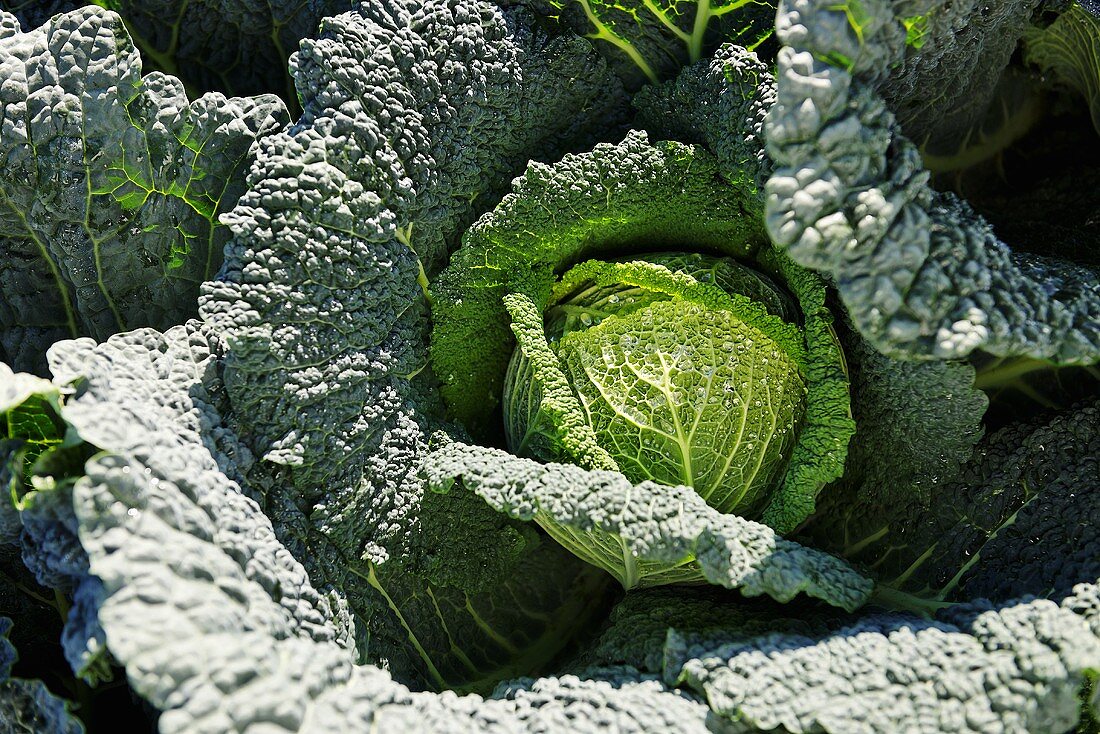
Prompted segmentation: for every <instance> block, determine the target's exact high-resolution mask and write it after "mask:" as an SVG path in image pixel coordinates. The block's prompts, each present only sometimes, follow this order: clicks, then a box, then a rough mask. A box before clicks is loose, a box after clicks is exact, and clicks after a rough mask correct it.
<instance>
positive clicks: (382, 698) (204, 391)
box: [51, 323, 708, 733]
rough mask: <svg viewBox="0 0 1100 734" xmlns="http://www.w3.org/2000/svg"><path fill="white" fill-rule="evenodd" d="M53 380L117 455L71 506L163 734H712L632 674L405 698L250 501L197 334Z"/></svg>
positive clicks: (114, 349) (134, 676)
mask: <svg viewBox="0 0 1100 734" xmlns="http://www.w3.org/2000/svg"><path fill="white" fill-rule="evenodd" d="M51 364H52V367H53V369H54V370H55V373H56V377H55V380H56V384H58V385H66V386H72V387H73V392H72V394H71V396H70V397H69V398H68V399H67V400H66V401H65V403H64V405H63V406H62V413H63V417H64V419H65V420H66V421H67V422H69V424H70V426H71V427H72V429H73V430H74V431H76V432H77V433H79V434H80V435H81V436H82V437H84V438H85V439H86V440H90V441H94V442H95V443H96V444H97V445H100V446H108V447H110V448H111V452H109V453H100V454H98V455H97V456H95V457H94V458H93V459H91V460H90V461H89V462H88V463H87V464H86V467H85V468H86V472H87V473H86V474H85V475H84V476H83V477H82V478H80V479H79V480H78V481H77V482H76V483H75V486H74V490H73V501H74V506H75V512H76V516H77V518H78V521H79V533H80V538H81V543H82V545H83V547H84V548H85V550H86V551H87V554H88V563H89V564H90V569H91V573H92V574H94V576H95V577H96V578H98V579H100V580H101V582H102V590H103V593H102V595H101V597H100V599H99V600H98V604H97V608H96V609H95V611H96V612H97V613H98V618H99V620H100V621H101V623H102V624H103V626H104V628H105V630H106V639H107V641H108V645H109V647H110V651H111V653H112V655H113V656H115V658H116V659H117V660H118V661H119V662H120V663H121V664H122V665H124V666H125V668H126V671H127V674H128V677H129V681H130V684H131V685H132V686H133V688H134V689H135V690H136V691H137V692H138V693H139V694H140V695H141V696H142V697H143V698H145V699H146V700H147V701H149V703H151V704H152V705H153V706H155V707H156V708H158V709H160V710H161V711H162V713H161V716H160V718H159V727H160V729H161V731H164V732H169V733H171V732H183V731H209V730H216V731H219V732H243V731H246V730H251V729H253V728H254V727H255V726H258V725H268V726H278V727H280V728H282V729H284V730H287V731H319V732H320V731H361V730H368V729H379V730H386V731H391V730H397V731H400V730H405V729H408V728H410V727H412V726H420V727H427V728H429V729H430V730H432V731H441V732H452V731H453V732H474V731H488V732H520V731H530V730H532V729H546V728H550V729H553V728H557V727H560V726H563V725H564V722H572V723H571V724H570V726H571V727H572V728H573V730H576V731H582V732H587V731H591V732H597V731H605V730H606V728H607V727H609V726H610V727H613V728H616V729H617V730H620V731H624V732H644V731H649V730H650V727H652V726H661V727H672V726H676V727H678V728H680V729H686V730H687V731H698V732H704V731H707V728H706V726H705V722H706V720H707V717H708V711H707V709H706V707H705V706H704V705H702V704H701V703H699V702H698V701H697V700H695V699H693V698H692V697H690V696H687V695H684V694H682V693H680V692H677V691H673V690H670V689H668V688H666V687H665V686H664V685H663V684H662V683H661V682H660V680H659V676H656V675H653V674H651V673H645V674H643V673H640V672H639V671H637V670H636V669H633V668H631V667H627V666H614V667H603V668H599V669H589V670H586V671H583V672H582V673H581V674H580V675H566V676H562V677H560V678H549V679H537V680H535V679H523V680H518V681H513V682H510V683H506V684H502V685H501V686H500V688H499V689H498V691H497V693H496V694H495V695H494V696H493V697H492V698H489V699H483V698H482V697H480V696H476V695H470V696H465V697H462V698H458V697H455V696H454V695H453V694H452V695H445V696H437V695H433V694H420V693H412V692H410V691H409V689H408V688H406V687H404V686H402V685H400V684H398V683H396V682H394V681H393V680H392V679H391V678H390V676H389V674H387V673H386V672H383V671H381V670H379V669H378V668H374V667H369V666H361V665H358V664H357V662H358V660H359V659H361V658H362V657H364V656H365V655H364V653H365V651H364V650H361V649H359V650H357V649H356V642H355V640H354V639H353V637H352V634H351V633H352V625H351V620H350V617H349V616H348V614H347V607H346V606H344V604H343V602H342V601H341V599H340V596H339V595H338V594H336V593H334V592H332V591H329V592H321V591H318V590H316V589H315V588H314V587H313V586H312V585H311V583H310V581H309V579H308V577H307V575H306V572H305V569H304V567H303V566H302V565H300V564H299V563H298V562H297V561H296V560H295V559H294V557H293V555H292V554H291V553H290V552H289V551H288V550H287V548H286V547H285V546H283V545H282V544H281V543H280V542H279V541H278V540H277V538H276V533H275V529H274V528H273V526H272V524H271V521H270V519H269V518H268V517H267V516H266V515H265V514H264V513H263V512H262V511H261V509H260V507H259V505H258V504H257V503H256V502H255V501H254V500H253V499H251V498H249V497H248V496H246V493H251V491H254V488H252V489H251V490H250V489H249V488H247V487H245V486H242V484H241V483H240V482H241V481H244V477H245V475H246V474H249V475H253V476H254V474H253V472H251V471H250V465H251V464H252V462H253V461H254V460H253V458H252V457H251V455H250V453H249V451H248V449H247V448H246V447H244V446H242V445H241V444H240V443H238V442H237V441H236V439H235V437H234V436H233V434H232V432H231V430H229V429H228V427H227V426H226V424H225V421H224V418H223V417H222V415H221V410H222V409H224V407H225V395H224V393H223V391H222V388H221V385H220V382H219V380H218V376H217V372H218V370H217V366H218V365H217V361H216V360H215V359H214V356H213V355H212V354H211V352H210V351H209V344H208V341H207V339H206V338H205V337H204V336H203V334H202V333H201V332H200V331H199V330H198V327H197V324H195V323H192V324H189V325H187V326H181V327H177V328H174V329H172V330H170V331H169V332H167V333H165V334H159V333H157V332H154V331H152V330H147V329H146V330H137V331H134V332H130V333H128V334H123V335H117V336H115V337H112V338H111V339H109V340H108V342H107V343H105V344H102V345H98V346H97V345H94V344H93V343H92V342H91V340H88V339H84V340H77V341H69V342H62V343H60V344H58V345H56V346H55V347H54V348H53V350H52V351H51ZM165 549H171V551H170V552H171V554H172V558H171V562H165V559H164V553H165ZM580 593H582V594H583V592H580ZM512 602H513V603H515V602H516V600H515V599H513V600H512ZM474 603H475V604H476V602H474ZM521 603H522V601H521ZM409 642H410V641H409V640H406V641H405V642H404V644H405V645H408V644H409ZM399 649H400V646H399V645H398V644H395V645H394V647H392V648H391V650H392V651H393V652H397V651H398V650H399Z"/></svg>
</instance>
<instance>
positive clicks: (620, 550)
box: [424, 439, 871, 611]
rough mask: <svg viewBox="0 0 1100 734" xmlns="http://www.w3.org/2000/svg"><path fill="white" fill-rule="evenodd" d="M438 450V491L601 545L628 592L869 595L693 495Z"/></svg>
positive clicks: (557, 467)
mask: <svg viewBox="0 0 1100 734" xmlns="http://www.w3.org/2000/svg"><path fill="white" fill-rule="evenodd" d="M440 440H441V441H443V442H444V444H445V445H443V446H441V447H438V448H436V449H435V450H434V451H433V452H432V454H430V455H429V456H428V457H426V459H425V462H424V467H425V468H424V470H425V472H426V473H427V475H428V478H429V481H430V483H431V486H432V487H433V488H436V489H438V490H441V491H448V490H449V489H450V487H451V485H453V484H454V482H455V481H456V480H458V481H460V482H461V483H462V485H463V486H464V487H466V488H467V489H469V490H470V491H473V492H474V493H475V494H477V495H478V496H480V497H481V498H482V499H484V500H485V501H486V502H488V503H489V505H490V506H492V507H493V508H494V509H497V510H499V511H500V512H503V513H506V514H507V515H509V516H510V517H515V518H517V519H521V520H532V519H538V518H539V517H540V516H544V517H545V519H547V520H549V521H550V522H544V523H542V524H543V526H544V527H546V528H547V529H548V531H549V532H550V533H551V534H552V535H554V534H555V533H557V532H560V533H563V534H565V535H566V536H568V534H569V533H570V532H572V533H575V534H581V533H583V534H585V535H586V536H587V535H589V534H593V535H595V536H596V537H598V538H599V539H600V540H601V541H602V542H601V543H599V544H598V545H596V544H592V543H587V542H586V543H583V544H580V545H582V546H585V547H588V548H590V549H591V550H590V551H589V552H590V553H595V554H599V555H600V556H602V557H601V558H592V559H591V560H592V562H593V563H594V564H595V565H599V566H600V567H603V568H612V569H617V570H618V574H617V575H618V577H619V581H620V582H621V583H622V584H623V586H624V587H625V588H627V589H631V588H634V587H636V586H644V585H657V584H660V583H663V581H662V580H661V577H662V576H663V575H665V574H675V576H674V577H675V578H676V580H677V581H680V582H689V583H690V582H696V583H698V582H700V581H706V582H709V583H712V584H716V585H719V586H725V587H727V588H735V589H738V590H740V591H741V593H742V594H744V595H745V596H759V595H761V594H767V595H769V596H771V597H772V598H773V599H777V600H779V601H790V600H791V599H793V598H794V597H795V596H796V595H797V594H799V593H805V594H807V595H808V596H812V597H816V598H818V599H823V600H825V601H826V602H828V603H830V604H833V605H836V606H838V607H843V608H845V609H848V610H849V611H851V610H853V609H856V608H857V607H859V606H860V605H862V604H863V602H864V601H866V599H867V596H868V594H869V593H870V590H871V584H870V583H869V582H868V580H867V579H866V578H864V577H863V576H861V575H860V574H858V573H856V572H855V571H854V570H853V569H851V568H849V567H848V566H847V565H846V564H844V563H842V562H839V561H838V559H836V558H835V557H833V556H831V555H829V554H827V553H820V552H818V551H814V550H812V549H810V548H806V547H803V546H800V545H798V544H797V543H793V542H791V541H788V540H784V539H782V538H780V537H779V536H778V535H777V534H776V533H775V532H774V531H773V530H772V529H771V528H769V527H768V526H766V525H761V524H759V523H754V522H751V521H748V520H745V519H743V518H741V517H738V516H737V515H724V514H722V513H720V512H718V511H716V510H715V509H713V508H712V507H710V506H708V505H707V504H706V502H705V501H704V500H703V498H702V497H700V496H699V495H698V494H697V493H696V492H695V491H694V490H693V489H691V488H689V487H669V486H666V485H660V484H656V483H654V482H642V483H640V484H635V485H632V484H631V483H630V482H629V481H627V480H626V479H625V478H624V477H623V476H622V475H621V474H618V473H614V472H606V471H588V470H585V469H581V468H580V467H577V466H573V465H570V464H539V463H537V462H535V461H532V460H530V459H521V458H516V457H514V456H512V455H510V454H508V453H506V452H504V451H501V450H499V449H488V448H481V447H476V446H466V445H463V444H457V443H452V442H447V441H446V440H445V439H440ZM562 540H563V541H564V542H565V544H567V545H568V547H570V548H573V547H576V546H577V545H578V544H577V543H576V542H569V540H570V539H569V538H568V537H566V538H563V539H562ZM669 569H672V570H671V571H670V570H669Z"/></svg>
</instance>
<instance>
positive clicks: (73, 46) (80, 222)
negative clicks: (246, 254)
mask: <svg viewBox="0 0 1100 734" xmlns="http://www.w3.org/2000/svg"><path fill="white" fill-rule="evenodd" d="M0 19H3V20H2V22H0V77H2V78H3V79H4V80H5V81H4V85H5V86H4V89H5V97H4V104H3V107H2V111H0V115H2V125H3V130H4V134H3V135H2V136H0V160H3V161H4V166H3V168H2V169H0V243H3V249H4V252H5V257H4V258H3V261H2V262H0V357H3V359H4V360H5V361H7V362H9V363H10V364H11V365H12V366H14V367H15V368H16V369H24V370H34V371H39V372H42V371H43V370H44V367H45V360H44V352H45V349H46V347H48V346H49V345H50V344H52V343H53V342H55V341H57V340H58V339H62V338H66V337H75V336H80V335H85V334H86V335H90V336H93V337H95V338H97V339H103V338H105V337H107V336H108V335H110V334H113V333H115V332H118V331H122V330H125V329H132V328H134V327H138V326H149V325H152V326H158V327H162V328H166V327H168V326H171V325H172V324H176V323H180V322H181V321H183V320H184V319H185V318H187V317H188V316H190V315H193V314H194V313H195V311H196V299H197V297H198V292H199V283H201V282H202V281H203V280H206V279H207V278H210V277H212V276H213V275H214V274H215V273H216V272H217V269H218V266H219V265H220V264H221V255H222V248H223V246H224V245H225V242H226V240H227V239H228V235H229V232H228V229H227V228H225V227H223V226H221V225H219V224H218V216H219V215H220V214H222V213H223V212H225V211H228V210H229V208H230V207H231V206H232V205H233V204H234V203H235V202H236V199H237V197H238V196H239V195H240V194H241V192H242V191H243V189H244V178H245V172H246V170H247V168H248V166H249V164H250V163H251V161H252V155H251V149H252V145H253V143H254V142H255V140H256V139H257V138H258V137H260V136H262V135H265V134H267V133H269V132H272V131H273V130H275V129H277V128H279V127H281V126H283V125H284V124H285V123H286V122H287V116H286V110H285V108H284V106H283V104H282V103H281V102H280V101H279V100H278V99H277V98H275V97H273V96H270V95H268V96H261V97H253V98H226V97H225V96H223V95H221V94H208V95H205V96H203V97H200V98H199V99H196V100H195V101H193V102H188V100H187V95H186V94H185V93H184V89H183V85H182V84H181V83H180V82H179V80H177V79H175V78H174V77H170V76H165V75H164V74H161V73H157V72H154V73H151V74H148V75H147V76H145V77H142V76H141V74H142V64H141V58H140V56H139V55H138V51H137V49H136V48H135V47H134V45H133V43H132V42H131V41H130V37H129V35H128V34H127V32H126V29H125V27H124V26H123V23H122V20H121V19H120V18H119V17H118V16H117V15H116V14H114V13H112V12H109V11H105V10H102V9H100V8H95V7H85V8H80V9H78V10H73V11H71V12H69V13H65V14H63V15H59V16H56V17H55V18H53V19H52V20H50V21H49V22H47V23H46V24H44V25H43V26H41V27H40V28H37V29H35V30H28V31H26V32H20V31H19V30H18V25H17V24H15V23H14V19H13V18H12V16H10V15H6V14H3V13H2V11H0Z"/></svg>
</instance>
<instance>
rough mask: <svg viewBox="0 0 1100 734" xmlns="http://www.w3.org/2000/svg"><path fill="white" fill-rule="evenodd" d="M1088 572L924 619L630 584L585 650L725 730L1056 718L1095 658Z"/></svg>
mask: <svg viewBox="0 0 1100 734" xmlns="http://www.w3.org/2000/svg"><path fill="white" fill-rule="evenodd" d="M1096 603H1097V586H1095V585H1092V584H1081V585H1080V586H1078V587H1077V588H1076V590H1075V591H1074V592H1073V593H1072V594H1071V595H1070V596H1069V597H1067V598H1065V599H1064V600H1062V601H1061V603H1055V602H1052V601H1045V600H1027V599H1024V600H1020V601H1014V602H1010V603H1007V604H1004V605H1002V606H997V607H992V606H990V605H988V604H971V605H963V606H961V607H959V608H956V609H954V610H952V611H951V612H950V613H949V614H947V615H945V616H943V617H942V618H941V619H939V620H936V621H931V620H928V619H922V618H917V617H913V616H909V615H904V614H886V613H882V612H876V611H868V612H865V613H862V614H860V615H847V614H843V613H839V612H833V613H828V612H826V611H825V610H822V609H817V608H815V609H807V608H806V607H802V608H798V607H797V606H795V605H789V604H788V605H784V606H782V607H780V606H777V605H774V604H773V603H768V602H756V603H755V604H745V603H736V604H734V603H730V602H729V601H728V600H721V599H715V598H713V597H712V596H711V595H710V594H709V593H708V592H702V593H700V592H699V591H697V590H694V589H678V590H675V593H674V591H673V590H672V589H654V590H647V591H645V592H642V593H639V594H632V595H630V596H628V597H627V598H626V599H625V600H624V601H623V602H622V603H621V604H620V605H619V607H617V608H616V610H615V612H614V614H613V616H612V618H611V625H610V627H609V629H607V630H606V631H605V632H604V633H603V635H602V636H601V637H600V639H599V640H598V641H597V642H596V643H595V644H594V645H593V646H592V647H591V649H590V650H589V652H588V653H587V654H586V655H585V656H583V664H586V665H591V664H597V665H599V664H612V663H613V664H626V665H633V666H636V667H638V668H639V669H641V670H646V671H652V670H660V671H662V672H663V675H664V677H665V680H666V682H667V683H669V684H674V685H675V684H678V685H684V686H687V687H689V688H692V689H694V690H697V691H698V692H699V693H700V694H702V695H704V696H705V697H706V699H707V702H708V704H709V705H710V706H711V708H712V710H713V711H714V712H715V714H716V715H717V716H718V717H720V719H719V720H721V721H722V723H723V724H724V725H725V726H728V727H729V728H730V730H732V731H743V732H750V731H774V730H782V731H788V732H798V733H802V732H806V733H810V732H813V733H815V734H823V733H824V732H866V733H868V734H871V733H881V734H887V733H889V732H897V731H906V732H910V731H911V732H927V733H928V734H933V733H935V734H938V733H939V732H945V731H951V732H973V733H975V734H977V733H978V732H983V733H988V732H1024V731H1026V732H1064V731H1068V730H1071V729H1073V728H1074V726H1075V725H1076V724H1077V723H1078V722H1079V720H1080V716H1081V714H1082V708H1081V699H1080V697H1079V693H1080V692H1081V690H1082V688H1083V687H1084V686H1085V685H1086V684H1087V682H1088V680H1089V678H1090V676H1091V675H1092V674H1093V673H1094V671H1095V669H1096V665H1097V663H1098V662H1100V635H1098V634H1097V630H1098V629H1100V628H1098V627H1097V609H1098V607H1097V606H1096Z"/></svg>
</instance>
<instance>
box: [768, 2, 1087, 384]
mask: <svg viewBox="0 0 1100 734" xmlns="http://www.w3.org/2000/svg"><path fill="white" fill-rule="evenodd" d="M967 5H968V7H969V4H967ZM853 7H856V6H855V5H853V4H840V5H837V4H834V3H831V2H828V1H827V0H795V1H794V2H787V3H784V4H782V5H781V7H780V13H779V16H778V20H777V30H778V33H779V36H780V40H781V41H782V42H783V43H785V44H786V46H785V47H784V48H783V49H782V51H781V52H780V55H779V73H778V75H777V78H778V80H779V82H778V99H777V103H776V106H775V107H774V108H773V109H772V112H771V113H770V115H769V119H768V124H767V136H768V146H769V148H768V150H769V152H770V153H771V155H772V157H773V158H774V159H775V161H776V169H775V173H774V174H773V176H772V177H771V179H770V180H769V181H768V184H767V187H766V195H767V226H768V230H769V233H770V235H771V237H772V239H773V241H774V242H775V243H776V244H777V245H778V246H780V247H781V248H783V249H785V250H786V252H787V253H788V254H789V255H790V256H791V257H792V258H793V259H794V260H795V261H797V262H799V263H800V264H802V265H805V266H807V267H812V268H814V269H816V270H819V271H822V272H825V273H828V274H829V275H830V276H831V277H832V278H833V279H834V280H835V283H836V286H837V288H838V290H839V291H840V294H841V297H842V300H843V301H844V305H845V306H846V307H847V308H848V311H849V312H850V314H851V317H852V318H853V320H854V321H855V323H856V326H857V327H858V328H859V330H860V331H861V332H862V333H863V335H864V336H865V337H866V338H868V339H869V340H870V341H871V342H872V344H874V346H875V347H876V348H877V349H879V350H881V351H883V352H885V353H887V354H891V355H893V356H899V357H905V358H909V359H929V358H935V359H948V358H958V357H963V356H966V355H968V354H970V353H971V352H973V351H974V350H975V349H982V350H985V351H987V352H990V353H992V354H995V355H998V356H1013V355H1024V356H1029V357H1033V358H1036V359H1044V360H1049V361H1052V362H1056V363H1066V364H1082V363H1088V362H1093V361H1096V360H1097V359H1100V318H1098V314H1100V294H1098V292H1097V291H1096V289H1095V283H1096V278H1097V275H1096V273H1095V272H1093V271H1092V270H1089V269H1087V268H1084V267H1080V266H1075V265H1073V264H1070V263H1064V262H1055V261H1050V260H1046V259H1043V258H1037V257H1033V256H1027V255H1021V254H1018V253H1013V252H1011V251H1010V250H1009V248H1008V247H1007V246H1006V245H1005V244H1003V243H1001V242H1000V241H998V240H997V238H996V237H995V236H994V234H993V232H992V230H991V229H990V228H989V226H988V225H987V224H986V223H985V222H984V221H983V220H982V219H981V218H980V217H978V216H977V215H976V214H975V213H974V212H973V211H972V210H971V209H970V207H969V206H967V205H966V204H965V203H964V202H962V201H960V200H958V199H957V198H956V197H954V196H953V195H951V194H941V193H938V192H935V191H933V190H932V189H931V188H930V187H929V185H928V174H927V173H926V172H925V171H923V170H922V167H921V162H920V155H919V153H918V151H917V148H916V146H915V145H914V144H913V143H912V142H910V141H909V140H908V139H907V138H906V137H904V136H903V135H902V130H901V128H900V127H899V124H898V122H897V120H896V118H895V116H894V114H892V113H891V112H890V111H889V110H888V108H887V105H886V104H885V103H884V102H883V101H882V99H881V97H880V96H879V90H881V89H884V88H886V86H887V85H888V84H889V79H890V77H889V76H888V73H889V72H888V71H884V70H890V69H894V68H899V67H898V66H897V65H898V64H900V63H901V62H902V61H903V60H904V59H905V54H906V48H907V46H906V27H905V22H904V21H905V19H906V18H905V16H900V15H898V14H897V13H898V11H899V10H901V8H898V7H895V6H894V5H893V4H891V3H888V2H883V1H878V0H874V1H871V2H861V3H859V5H858V8H859V13H858V17H857V15H856V14H853V11H852V8H853ZM930 52H931V49H930V50H929V51H923V50H922V51H919V52H918V53H920V54H925V53H930ZM922 57H923V56H922ZM966 58H967V63H968V64H969V63H970V61H969V56H967V57H966ZM945 63H946V62H945ZM937 68H939V67H937ZM937 88H938V87H937Z"/></svg>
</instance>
